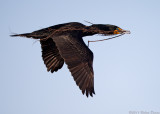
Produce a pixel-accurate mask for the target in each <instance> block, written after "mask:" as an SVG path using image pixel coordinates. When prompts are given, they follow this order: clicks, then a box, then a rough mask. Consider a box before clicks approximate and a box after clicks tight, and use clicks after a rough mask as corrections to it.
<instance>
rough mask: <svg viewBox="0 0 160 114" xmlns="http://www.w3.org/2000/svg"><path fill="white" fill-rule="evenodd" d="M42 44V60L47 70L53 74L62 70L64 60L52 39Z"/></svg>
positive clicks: (42, 41)
mask: <svg viewBox="0 0 160 114" xmlns="http://www.w3.org/2000/svg"><path fill="white" fill-rule="evenodd" d="M40 43H41V48H42V58H43V60H44V64H45V65H46V67H47V70H48V71H51V72H52V73H53V72H54V71H58V69H61V68H62V66H63V64H64V60H63V58H62V57H61V55H60V54H59V51H58V49H57V47H56V45H55V43H54V41H53V40H52V38H48V39H46V40H45V39H44V40H40Z"/></svg>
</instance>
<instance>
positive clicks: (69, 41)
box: [11, 22, 130, 97]
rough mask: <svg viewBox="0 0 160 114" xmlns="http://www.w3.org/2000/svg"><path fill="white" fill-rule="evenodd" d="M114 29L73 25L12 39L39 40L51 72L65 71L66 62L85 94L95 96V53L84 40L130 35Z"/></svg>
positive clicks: (103, 25)
mask: <svg viewBox="0 0 160 114" xmlns="http://www.w3.org/2000/svg"><path fill="white" fill-rule="evenodd" d="M128 33H130V32H129V31H126V30H123V29H121V28H119V27H118V26H115V25H109V24H92V25H91V26H85V25H83V24H81V23H78V22H70V23H64V24H59V25H55V26H51V27H48V28H44V29H41V30H37V31H34V32H32V33H25V34H14V35H11V36H22V37H27V38H33V39H40V44H41V48H42V58H43V60H44V64H45V65H46V67H47V70H48V71H51V72H52V73H53V72H56V71H58V70H59V69H61V68H62V66H63V64H64V62H65V63H66V64H67V66H68V69H69V70H70V72H71V74H72V76H73V78H74V80H75V82H76V84H77V85H78V86H79V88H80V89H81V90H82V93H83V94H84V93H85V94H86V96H87V97H88V95H90V96H93V94H95V91H94V72H93V53H92V51H91V50H90V49H89V48H88V47H87V46H86V44H85V43H84V41H83V39H82V37H84V36H89V35H94V34H102V35H117V34H128Z"/></svg>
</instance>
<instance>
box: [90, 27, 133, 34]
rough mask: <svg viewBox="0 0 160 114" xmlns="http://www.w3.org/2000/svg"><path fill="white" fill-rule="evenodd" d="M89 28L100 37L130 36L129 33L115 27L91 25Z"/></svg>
mask: <svg viewBox="0 0 160 114" xmlns="http://www.w3.org/2000/svg"><path fill="white" fill-rule="evenodd" d="M91 27H92V28H93V30H95V31H97V34H102V35H117V34H130V31H128V30H123V29H121V28H120V27H118V26H116V25H110V24H106V25H105V24H93V25H92V26H91Z"/></svg>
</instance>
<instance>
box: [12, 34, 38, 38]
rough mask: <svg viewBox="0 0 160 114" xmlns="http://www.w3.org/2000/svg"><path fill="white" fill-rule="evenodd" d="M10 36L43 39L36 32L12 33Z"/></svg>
mask: <svg viewBox="0 0 160 114" xmlns="http://www.w3.org/2000/svg"><path fill="white" fill-rule="evenodd" d="M10 36H11V37H17V36H20V37H26V38H33V39H41V36H40V35H36V34H33V33H24V34H13V35H10Z"/></svg>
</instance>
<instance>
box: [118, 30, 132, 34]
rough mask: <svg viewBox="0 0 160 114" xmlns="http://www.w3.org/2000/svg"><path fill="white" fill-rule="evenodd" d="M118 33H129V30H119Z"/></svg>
mask: <svg viewBox="0 0 160 114" xmlns="http://www.w3.org/2000/svg"><path fill="white" fill-rule="evenodd" d="M119 33H120V34H131V32H130V31H129V30H121V31H119Z"/></svg>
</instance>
